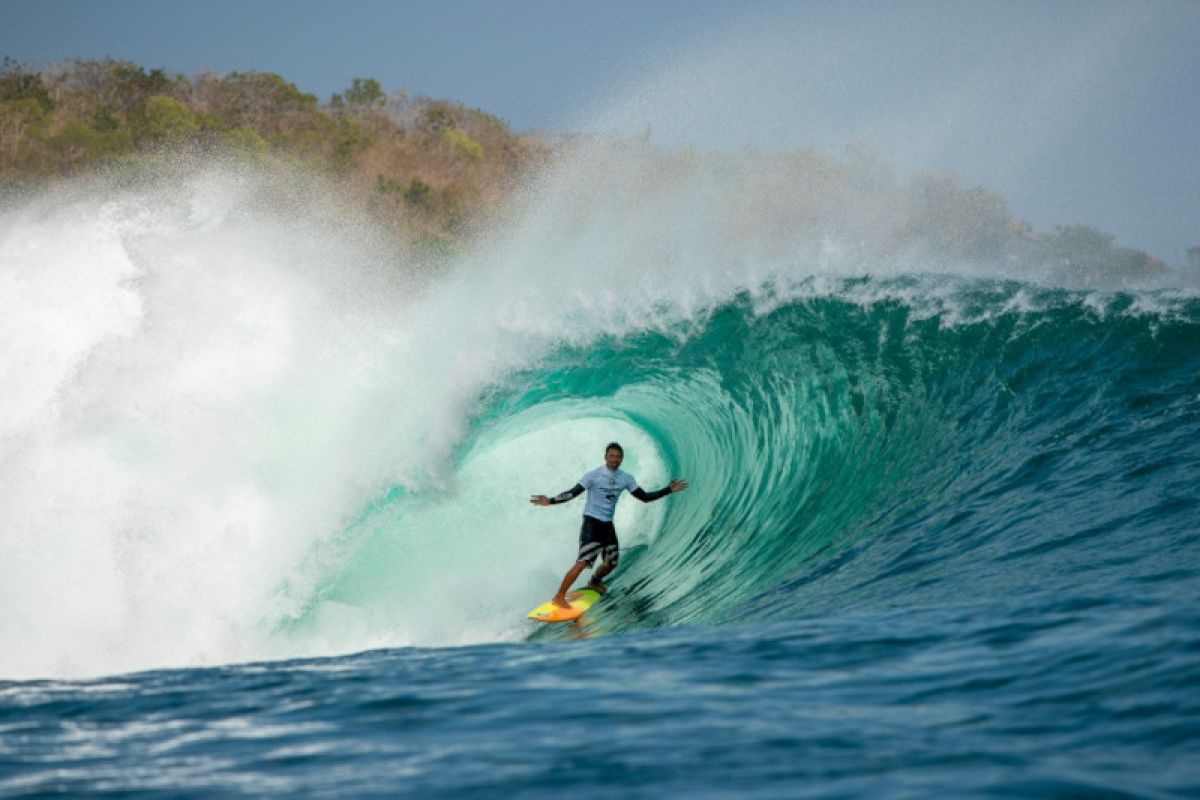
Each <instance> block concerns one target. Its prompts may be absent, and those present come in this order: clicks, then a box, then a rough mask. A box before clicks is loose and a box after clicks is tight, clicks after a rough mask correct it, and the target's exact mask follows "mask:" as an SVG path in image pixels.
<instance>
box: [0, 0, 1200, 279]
mask: <svg viewBox="0 0 1200 800" xmlns="http://www.w3.org/2000/svg"><path fill="white" fill-rule="evenodd" d="M5 55H6V56H9V57H11V58H14V59H16V60H18V61H20V62H23V63H24V64H26V65H27V66H43V65H45V64H48V63H51V62H55V61H60V60H64V59H68V58H103V57H112V58H115V59H122V60H130V61H133V62H136V63H138V64H140V65H142V66H145V67H147V68H154V67H162V68H165V69H167V70H168V71H170V72H179V73H183V74H187V75H191V74H195V73H198V72H201V71H206V70H207V71H213V72H217V73H225V72H230V71H235V70H236V71H250V70H258V71H265V72H276V73H278V74H280V75H282V76H283V77H284V78H286V79H288V80H290V81H292V82H293V83H295V84H296V85H297V86H298V87H299V88H300V89H301V90H303V91H306V92H311V93H313V94H315V95H317V96H318V97H319V98H320V99H321V100H323V101H324V100H328V99H329V96H330V95H331V94H332V93H334V92H338V91H342V90H343V89H345V88H346V87H348V86H349V85H350V82H351V81H352V80H353V79H354V78H355V77H373V78H375V79H377V80H378V81H379V82H380V83H381V84H382V85H383V87H384V89H385V90H387V91H405V92H409V93H415V94H424V95H428V96H431V97H436V98H441V99H447V100H452V101H456V102H461V103H464V104H465V105H468V106H471V107H475V108H480V109H483V110H484V111H487V112H490V113H492V114H495V115H496V116H498V117H500V118H502V119H504V120H505V121H507V122H508V123H509V125H510V126H511V127H512V128H513V129H514V130H516V131H518V132H524V131H530V130H547V131H558V132H579V131H598V132H607V133H626V134H634V135H643V134H644V133H646V132H649V133H650V135H651V138H652V140H653V141H655V142H656V143H658V144H660V145H663V146H670V147H675V146H693V147H699V148H720V149H732V150H738V149H744V148H753V149H757V150H763V151H770V150H794V149H805V148H816V149H819V150H823V151H826V152H828V153H830V154H832V155H835V156H836V155H838V154H840V153H841V152H842V151H843V150H844V149H845V148H846V147H849V146H856V147H857V146H867V147H871V148H874V149H876V150H877V151H878V152H879V154H880V155H881V156H882V157H883V158H884V159H885V160H887V161H889V162H891V163H892V164H894V165H895V166H896V167H897V168H898V169H899V170H900V172H901V174H908V173H911V172H916V171H939V172H941V171H949V172H955V173H957V174H959V175H960V176H961V177H962V178H963V180H964V182H965V183H966V184H968V185H971V186H975V185H979V186H983V187H985V188H988V189H991V190H994V191H997V192H999V193H1000V194H1002V195H1003V196H1004V197H1005V198H1006V200H1007V201H1008V204H1009V208H1010V210H1011V211H1012V213H1013V214H1014V215H1015V216H1017V217H1019V218H1021V219H1024V220H1026V221H1028V222H1030V223H1031V224H1033V225H1034V226H1035V227H1037V228H1039V229H1049V228H1051V227H1053V226H1054V225H1067V224H1089V225H1093V226H1095V227H1098V228H1100V229H1102V230H1104V231H1106V232H1108V233H1110V234H1112V235H1114V236H1115V237H1116V240H1117V243H1118V244H1120V245H1122V246H1127V247H1136V248H1139V249H1143V250H1146V251H1148V252H1150V253H1151V254H1153V255H1155V256H1157V257H1159V258H1162V259H1164V260H1166V261H1168V262H1171V263H1174V264H1179V265H1182V264H1184V263H1185V261H1186V255H1185V251H1186V248H1188V247H1189V246H1194V245H1200V2H1197V0H1140V1H1138V2H1131V1H1130V0H1006V1H1005V2H997V1H995V0H971V1H970V2H967V1H966V0H964V2H947V0H910V1H906V0H896V1H894V2H884V1H883V0H846V1H845V2H829V1H828V0H823V1H822V2H815V1H810V2H805V1H803V0H792V2H781V1H780V0H758V2H732V1H730V2H716V1H715V0H637V1H633V0H609V1H608V2H582V0H579V1H578V2H572V1H571V0H553V1H551V0H506V1H505V2H498V1H497V0H491V1H490V2H485V1H483V0H479V1H476V0H469V1H468V0H445V1H444V2H439V3H433V2H383V1H382V0H378V1H376V2H368V1H367V0H342V2H339V3H336V4H335V3H330V2H328V0H321V1H320V2H318V1H317V0H293V1H292V2H278V1H276V0H259V1H258V2H255V0H236V1H234V0H207V1H206V2H194V3H182V2H163V0H151V1H147V0H107V2H92V0H0V56H5Z"/></svg>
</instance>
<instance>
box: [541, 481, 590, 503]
mask: <svg viewBox="0 0 1200 800" xmlns="http://www.w3.org/2000/svg"><path fill="white" fill-rule="evenodd" d="M581 494H583V486H581V485H580V484H578V483H577V484H575V485H574V486H572V487H571V488H570V489H567V490H566V491H565V492H563V493H562V494H556V495H554V497H546V495H544V494H535V495H534V496H533V497H531V498H529V502H531V503H533V504H534V505H535V506H555V505H558V504H559V503H565V502H567V501H568V500H574V499H575V498H576V497H579V495H581Z"/></svg>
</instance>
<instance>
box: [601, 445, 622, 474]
mask: <svg viewBox="0 0 1200 800" xmlns="http://www.w3.org/2000/svg"><path fill="white" fill-rule="evenodd" d="M624 460H625V456H624V455H622V454H621V451H620V450H618V449H617V448H615V447H611V448H609V449H608V450H605V451H604V466H606V467H608V468H609V469H616V468H617V467H619V466H621V462H622V461H624Z"/></svg>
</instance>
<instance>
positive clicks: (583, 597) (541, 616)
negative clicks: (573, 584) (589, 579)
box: [527, 589, 600, 622]
mask: <svg viewBox="0 0 1200 800" xmlns="http://www.w3.org/2000/svg"><path fill="white" fill-rule="evenodd" d="M599 599H600V593H599V592H597V591H596V590H595V589H574V590H572V591H569V592H567V602H568V603H570V604H571V607H570V608H562V607H560V606H556V605H554V601H553V600H547V601H546V602H544V603H542V604H541V605H540V606H538V607H537V608H535V609H534V610H533V611H530V612H529V614H528V615H527V616H528V617H529V618H530V619H536V620H537V621H538V622H570V621H571V620H573V619H578V618H579V617H580V616H581V615H582V614H583V612H585V611H587V610H588V609H589V608H591V607H592V604H593V603H595V602H596V601H597V600H599Z"/></svg>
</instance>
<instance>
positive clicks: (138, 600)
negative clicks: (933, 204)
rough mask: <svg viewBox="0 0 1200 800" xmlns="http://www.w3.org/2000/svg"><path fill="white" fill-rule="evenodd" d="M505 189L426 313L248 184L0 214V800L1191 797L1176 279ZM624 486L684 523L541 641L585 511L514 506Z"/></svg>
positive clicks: (633, 529) (642, 516)
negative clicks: (905, 247)
mask: <svg viewBox="0 0 1200 800" xmlns="http://www.w3.org/2000/svg"><path fill="white" fill-rule="evenodd" d="M535 188H536V190H535V191H532V192H530V193H529V195H528V196H527V197H526V198H525V199H524V201H523V203H524V204H523V205H519V207H518V208H517V209H516V210H515V211H514V212H513V217H512V219H510V220H508V221H507V223H506V224H505V225H503V226H498V227H497V230H496V232H495V233H494V234H493V235H492V236H491V237H490V238H486V239H484V240H482V241H480V242H478V243H477V244H476V246H474V247H473V248H472V249H471V250H470V251H469V252H467V253H466V254H464V255H463V256H462V257H461V258H460V259H457V260H456V261H455V262H454V263H451V264H439V265H430V264H422V263H418V262H416V261H414V260H412V259H411V258H410V257H409V256H407V255H406V254H405V253H403V252H402V251H400V250H398V249H397V248H396V247H395V245H394V243H392V242H391V241H390V240H388V239H387V238H386V237H385V236H384V235H383V234H381V233H380V232H378V231H376V230H374V229H373V228H372V227H371V225H370V224H369V223H367V222H365V221H364V220H365V217H364V216H363V215H362V214H361V213H360V212H359V211H357V210H356V209H355V208H354V207H353V206H352V205H349V204H348V203H346V202H342V201H339V200H338V199H337V195H336V194H335V193H333V192H331V191H330V190H328V187H326V186H324V184H322V182H321V181H320V180H318V179H315V178H311V177H304V176H297V175H294V174H282V173H280V172H278V171H273V170H267V169H264V168H261V167H256V168H251V167H248V166H245V165H229V164H223V165H214V164H201V165H195V164H189V165H186V166H183V167H179V168H172V169H166V170H161V171H159V172H158V173H155V174H152V175H148V176H142V177H141V178H139V179H137V180H109V179H95V180H92V181H85V182H78V183H74V184H70V185H66V186H62V187H59V188H56V189H51V190H46V191H43V192H39V193H36V194H31V195H26V196H22V197H19V198H13V199H10V200H8V201H6V203H5V205H4V206H3V208H2V209H0V385H2V386H3V387H4V390H3V392H2V393H0V576H2V579H0V742H2V744H0V759H2V760H0V794H5V795H21V794H25V793H29V794H36V793H38V792H46V791H66V792H68V793H74V794H89V793H98V792H117V793H133V794H136V793H146V794H148V795H153V794H155V793H160V794H163V795H170V796H228V795H230V794H240V793H250V794H260V793H264V792H265V793H268V794H280V793H283V792H297V791H298V792H301V793H303V794H308V795H313V796H324V795H328V796H346V795H354V796H365V795H375V794H378V795H390V796H394V795H396V794H405V793H412V794H414V795H418V796H429V795H440V796H449V795H462V796H472V795H478V796H497V795H500V794H506V795H507V794H516V795H540V794H543V793H545V794H549V793H552V792H553V793H558V792H561V790H563V789H564V788H571V787H578V786H580V785H581V783H582V782H588V784H589V785H588V788H589V792H590V794H592V795H593V796H610V795H611V796H643V795H644V796H650V795H655V796H658V795H661V793H663V792H669V793H690V794H704V795H712V796H726V795H727V796H738V797H743V796H764V797H774V796H802V795H804V796H807V795H820V796H832V795H838V796H845V795H866V796H878V795H880V794H888V795H891V796H906V795H927V794H929V793H935V792H936V793H943V794H945V793H948V794H953V795H972V794H982V795H994V794H1000V795H1006V796H1008V795H1013V794H1017V795H1030V796H1065V795H1078V794H1088V795H1100V794H1104V793H1108V795H1109V796H1172V795H1178V796H1189V795H1193V796H1194V794H1195V793H1196V792H1198V791H1200V772H1198V771H1197V769H1196V767H1195V764H1197V763H1200V758H1198V756H1200V737H1198V736H1197V720H1198V719H1200V716H1198V711H1200V707H1198V705H1197V699H1196V694H1195V691H1194V683H1195V677H1196V675H1197V674H1198V669H1200V603H1198V601H1197V592H1196V588H1197V575H1198V568H1200V564H1198V560H1197V557H1198V555H1200V529H1198V528H1197V526H1196V524H1195V519H1196V508H1197V504H1198V501H1200V493H1198V492H1197V489H1196V476H1197V464H1198V463H1200V437H1198V436H1197V434H1198V433H1200V299H1198V297H1197V293H1196V292H1195V290H1194V289H1192V288H1188V286H1187V284H1186V282H1185V281H1184V280H1183V279H1182V278H1180V277H1178V276H1171V277H1169V278H1168V279H1167V280H1165V281H1160V282H1159V283H1158V284H1157V285H1154V286H1146V287H1137V286H1134V287H1128V286H1126V287H1116V286H1108V287H1106V286H1100V287H1096V286H1086V287H1085V286H1080V285H1070V284H1069V283H1068V284H1064V283H1063V282H1055V281H1050V280H1046V279H1045V278H1044V273H1043V272H1042V271H1041V270H1040V265H1036V264H1018V265H1006V266H1005V267H1004V268H998V267H996V266H995V265H992V266H988V265H978V264H951V265H947V264H945V263H934V262H933V261H924V260H922V255H921V254H919V253H905V254H894V255H892V256H889V257H886V258H885V257H881V256H880V255H879V254H878V252H877V251H874V250H872V249H871V248H870V247H869V246H864V245H863V242H864V241H865V239H869V238H870V233H869V232H870V231H873V230H879V229H880V228H881V227H885V226H886V225H887V224H888V223H887V218H888V215H889V214H890V213H892V212H891V211H889V210H888V209H879V208H874V207H870V206H855V207H850V208H841V209H840V210H839V211H838V216H837V217H836V218H830V219H826V220H824V221H823V222H822V224H820V225H817V226H815V227H814V226H809V227H806V228H803V229H797V230H796V231H794V232H789V233H786V234H785V235H781V234H780V233H779V229H778V228H771V229H769V230H767V229H764V228H763V227H762V226H760V225H759V224H758V221H757V220H756V219H754V218H752V217H747V215H746V214H745V213H744V211H743V210H740V209H741V206H740V205H739V203H740V200H739V198H737V197H736V196H733V195H732V193H731V192H729V191H728V187H727V186H726V185H724V184H723V183H722V178H721V172H720V171H716V172H712V171H706V170H697V171H694V172H690V173H687V174H682V175H663V174H661V173H656V172H655V165H654V163H653V162H651V161H649V160H640V159H639V158H638V157H636V155H635V156H630V157H626V158H625V159H624V160H622V161H614V160H613V159H612V158H611V153H610V152H608V151H605V150H604V148H603V147H601V148H600V151H599V152H594V153H590V154H589V153H583V154H578V155H577V157H576V158H575V159H574V160H573V161H571V162H569V163H567V164H564V165H560V167H559V168H558V169H557V170H555V171H554V172H553V173H552V174H550V175H549V176H548V177H545V178H544V179H543V180H542V182H541V183H539V184H538V185H537V186H536V187H535ZM864 232H866V233H864ZM611 440H617V441H620V442H621V443H622V444H623V445H624V447H625V451H626V454H627V458H626V462H625V465H624V468H625V469H626V470H627V471H629V472H631V473H632V474H634V475H635V476H636V477H637V478H638V480H639V481H640V483H641V484H642V485H643V486H646V487H649V488H657V487H658V486H660V485H665V483H666V482H667V481H668V480H669V479H671V478H673V477H682V478H686V479H687V480H688V481H689V482H690V483H691V489H690V490H689V491H688V492H686V493H684V494H681V495H678V496H674V497H671V498H669V499H668V500H665V501H662V502H659V503H655V504H652V505H642V504H639V503H636V502H633V501H632V500H629V499H626V500H625V501H624V502H623V503H622V504H621V505H620V506H619V508H618V513H617V517H616V525H617V528H618V531H620V533H621V537H622V546H623V556H622V564H621V568H620V570H619V571H618V572H617V573H616V574H615V575H614V577H613V581H612V591H611V593H610V596H609V597H608V598H606V599H605V601H604V602H603V603H602V604H601V605H599V606H597V607H596V608H595V609H594V610H593V611H592V612H590V613H589V615H588V617H587V618H586V624H584V625H583V626H580V627H575V628H566V627H553V626H541V627H539V626H537V624H536V623H532V622H528V621H526V620H525V619H524V614H525V612H526V611H527V610H528V609H529V608H531V607H532V606H534V605H536V604H538V603H540V602H541V601H543V600H544V599H546V597H547V596H548V594H549V593H550V592H551V591H552V590H553V588H554V587H555V586H556V585H557V582H558V580H559V579H560V578H561V576H562V574H563V572H564V571H565V570H566V568H567V567H568V566H570V564H571V562H572V561H573V558H574V552H575V544H576V543H575V537H576V531H577V527H578V514H579V512H580V509H581V504H580V503H576V504H571V505H565V506H556V507H554V508H552V509H540V508H535V507H533V506H531V505H530V504H529V502H528V498H529V496H530V495H531V494H539V493H547V494H552V493H557V492H559V491H562V490H564V489H566V488H568V487H569V486H570V485H571V484H572V483H573V482H574V481H575V480H576V479H577V478H578V477H579V475H581V474H582V473H583V472H585V471H586V470H587V469H590V468H592V467H594V466H597V465H598V464H599V463H600V460H601V458H602V456H603V448H604V445H605V444H606V443H607V442H608V441H611ZM589 742H590V744H589ZM596 742H600V743H602V744H600V745H597V744H596ZM551 745H558V746H559V747H560V748H562V749H561V750H560V751H559V753H558V757H556V758H554V759H549V760H547V759H546V757H545V756H544V751H545V749H546V748H547V747H549V746H551ZM536 753H542V754H541V755H535V754H536ZM139 765H140V766H139Z"/></svg>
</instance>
